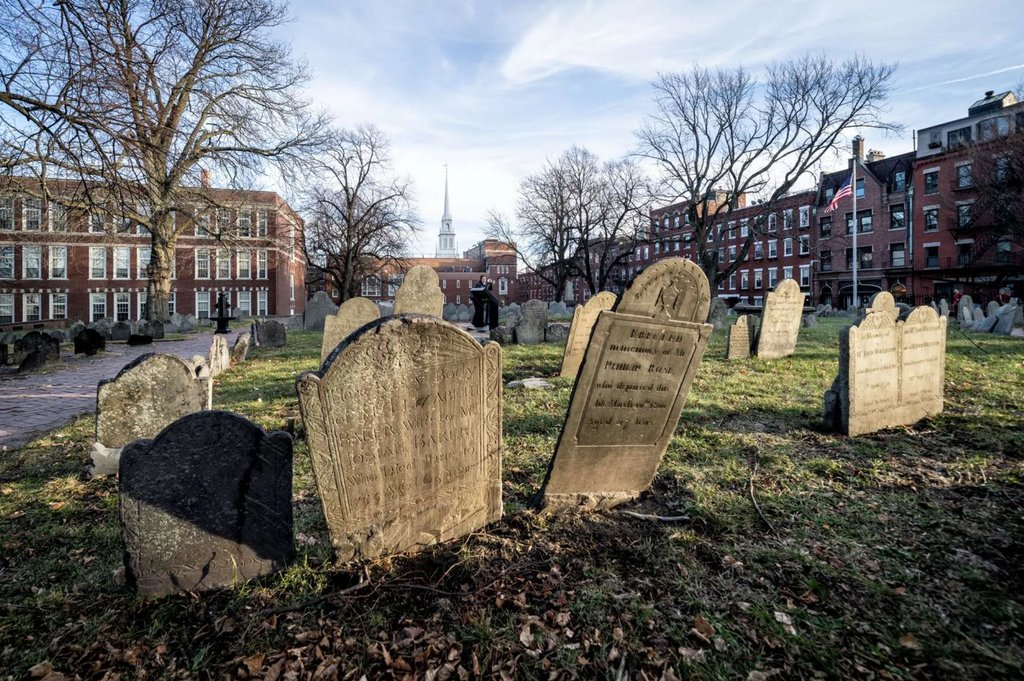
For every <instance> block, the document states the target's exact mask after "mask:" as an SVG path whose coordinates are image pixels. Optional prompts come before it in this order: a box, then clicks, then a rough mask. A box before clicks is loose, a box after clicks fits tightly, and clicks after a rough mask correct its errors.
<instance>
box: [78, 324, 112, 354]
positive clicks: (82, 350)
mask: <svg viewBox="0 0 1024 681" xmlns="http://www.w3.org/2000/svg"><path fill="white" fill-rule="evenodd" d="M72 342H73V343H74V344H75V354H76V355H83V354H84V355H86V356H88V357H92V356H93V355H95V354H96V353H97V352H99V351H101V350H103V351H106V349H107V339H106V338H104V337H103V335H102V334H101V333H100V332H99V331H97V330H96V329H82V330H81V331H80V332H79V333H78V335H77V336H74V337H73V338H72Z"/></svg>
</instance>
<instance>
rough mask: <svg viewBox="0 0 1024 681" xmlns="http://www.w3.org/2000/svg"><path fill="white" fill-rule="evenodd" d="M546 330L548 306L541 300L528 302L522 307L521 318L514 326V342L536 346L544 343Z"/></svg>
mask: <svg viewBox="0 0 1024 681" xmlns="http://www.w3.org/2000/svg"><path fill="white" fill-rule="evenodd" d="M547 328H548V306H547V304H546V303H545V302H544V301H543V300H528V301H527V302H526V303H525V304H524V305H523V316H522V319H520V320H519V323H518V324H516V342H517V343H519V344H520V345H537V344H538V343H543V342H544V331H545V330H546V329H547Z"/></svg>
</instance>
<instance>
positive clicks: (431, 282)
mask: <svg viewBox="0 0 1024 681" xmlns="http://www.w3.org/2000/svg"><path fill="white" fill-rule="evenodd" d="M443 311H444V292H443V291H442V290H441V280H440V279H439V278H438V276H437V272H435V271H434V270H433V268H431V267H427V266H426V265H416V266H415V267H413V268H411V269H410V270H409V271H408V272H406V274H405V278H404V279H403V280H402V285H401V286H399V287H398V292H397V293H395V308H394V314H396V315H400V314H428V315H430V316H431V317H440V316H441V314H442V312H443Z"/></svg>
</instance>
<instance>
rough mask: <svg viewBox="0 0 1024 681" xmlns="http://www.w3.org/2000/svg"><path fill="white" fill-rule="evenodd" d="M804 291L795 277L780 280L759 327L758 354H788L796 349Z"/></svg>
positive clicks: (771, 357) (766, 356)
mask: <svg viewBox="0 0 1024 681" xmlns="http://www.w3.org/2000/svg"><path fill="white" fill-rule="evenodd" d="M803 311H804V294H803V292H801V291H800V284H798V283H796V282H795V281H794V280H792V279H784V280H782V281H781V282H779V284H778V286H776V287H775V290H774V291H772V292H771V293H769V294H768V296H767V297H766V298H765V301H764V313H763V314H762V315H761V326H760V328H759V329H758V331H757V352H756V354H757V356H758V357H761V358H762V359H778V358H779V357H788V356H789V355H792V354H793V350H795V349H796V338H797V334H799V333H800V319H801V318H802V317H803Z"/></svg>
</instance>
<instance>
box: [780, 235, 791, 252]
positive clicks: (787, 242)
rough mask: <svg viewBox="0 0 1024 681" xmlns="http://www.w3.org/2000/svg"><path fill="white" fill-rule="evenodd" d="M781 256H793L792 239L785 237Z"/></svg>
mask: <svg viewBox="0 0 1024 681" xmlns="http://www.w3.org/2000/svg"><path fill="white" fill-rule="evenodd" d="M782 255H784V256H790V255H793V239H792V238H790V237H786V238H785V239H783V240H782Z"/></svg>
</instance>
